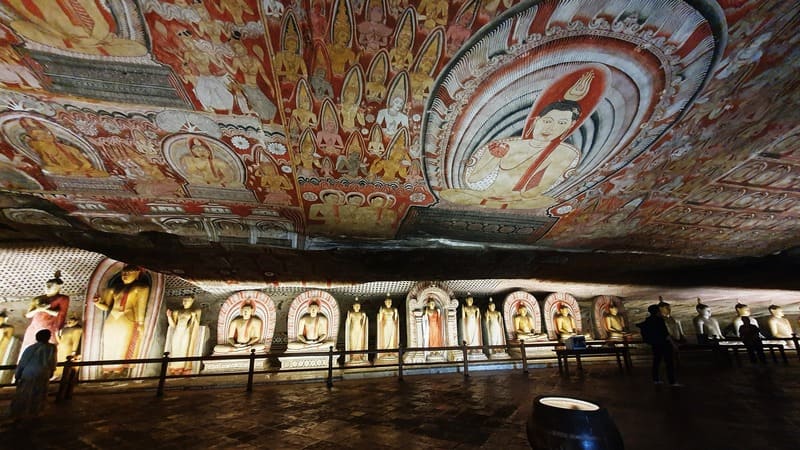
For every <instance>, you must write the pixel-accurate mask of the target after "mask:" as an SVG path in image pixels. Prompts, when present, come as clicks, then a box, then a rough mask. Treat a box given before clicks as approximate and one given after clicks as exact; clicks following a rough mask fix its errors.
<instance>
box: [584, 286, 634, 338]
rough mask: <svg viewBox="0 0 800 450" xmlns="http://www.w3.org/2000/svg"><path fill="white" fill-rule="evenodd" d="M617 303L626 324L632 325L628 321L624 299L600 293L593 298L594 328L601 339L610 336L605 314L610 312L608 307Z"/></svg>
mask: <svg viewBox="0 0 800 450" xmlns="http://www.w3.org/2000/svg"><path fill="white" fill-rule="evenodd" d="M612 304H614V305H616V307H617V309H618V310H619V315H620V316H622V318H623V319H624V320H625V326H626V327H630V323H629V322H628V314H627V313H626V312H625V306H624V305H623V304H622V299H621V298H619V297H617V296H614V295H598V296H597V297H595V298H593V299H592V320H593V321H594V329H595V333H596V334H597V337H598V338H599V339H606V338H608V333H607V332H606V326H605V323H604V320H603V319H604V318H605V315H606V314H607V313H608V308H609V307H610V306H611V305H612Z"/></svg>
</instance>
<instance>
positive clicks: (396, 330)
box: [377, 293, 400, 359]
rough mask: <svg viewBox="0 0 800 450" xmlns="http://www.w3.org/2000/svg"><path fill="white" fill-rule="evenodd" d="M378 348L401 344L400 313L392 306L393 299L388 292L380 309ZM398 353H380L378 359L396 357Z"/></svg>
mask: <svg viewBox="0 0 800 450" xmlns="http://www.w3.org/2000/svg"><path fill="white" fill-rule="evenodd" d="M377 322H378V341H377V347H378V350H384V349H396V348H397V347H398V345H399V341H398V337H399V336H400V315H399V314H398V312H397V308H395V307H394V306H392V299H391V298H390V297H389V294H388V293H387V294H386V299H385V300H384V301H383V306H381V309H380V310H378V318H377ZM396 358H397V354H396V353H378V359H396Z"/></svg>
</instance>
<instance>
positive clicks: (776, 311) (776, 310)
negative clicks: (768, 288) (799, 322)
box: [769, 305, 784, 319]
mask: <svg viewBox="0 0 800 450" xmlns="http://www.w3.org/2000/svg"><path fill="white" fill-rule="evenodd" d="M769 313H770V314H772V317H777V318H779V319H781V318H783V315H784V314H783V308H781V307H780V306H778V305H770V306H769Z"/></svg>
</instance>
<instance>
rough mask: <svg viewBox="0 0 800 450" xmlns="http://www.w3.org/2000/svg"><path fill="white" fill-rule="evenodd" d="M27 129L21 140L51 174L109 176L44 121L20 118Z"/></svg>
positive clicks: (23, 126) (21, 123)
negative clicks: (57, 134)
mask: <svg viewBox="0 0 800 450" xmlns="http://www.w3.org/2000/svg"><path fill="white" fill-rule="evenodd" d="M19 124H20V125H21V126H22V128H23V129H24V130H25V135H23V136H22V138H21V141H22V142H23V143H24V144H25V145H26V146H27V147H28V148H30V149H31V150H33V151H34V152H36V154H37V155H38V156H39V157H40V158H41V160H42V169H43V170H44V171H45V172H47V173H49V174H51V175H60V176H84V177H107V176H108V173H106V172H105V171H103V170H101V169H97V168H95V167H94V165H92V162H91V161H90V160H89V158H87V157H86V155H85V154H84V153H83V151H81V149H80V148H79V147H78V146H77V145H74V144H73V143H71V142H69V141H67V140H66V139H64V138H61V137H59V136H56V134H55V133H54V132H53V130H51V129H50V128H49V127H48V126H47V125H45V124H44V123H43V122H39V121H37V120H35V119H32V118H29V117H26V118H22V119H20V120H19Z"/></svg>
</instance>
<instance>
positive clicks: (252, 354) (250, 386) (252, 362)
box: [247, 348, 256, 392]
mask: <svg viewBox="0 0 800 450" xmlns="http://www.w3.org/2000/svg"><path fill="white" fill-rule="evenodd" d="M255 370H256V349H254V348H251V349H250V367H249V368H248V369H247V392H253V372H254V371H255Z"/></svg>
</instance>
